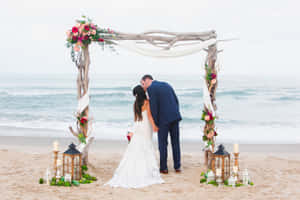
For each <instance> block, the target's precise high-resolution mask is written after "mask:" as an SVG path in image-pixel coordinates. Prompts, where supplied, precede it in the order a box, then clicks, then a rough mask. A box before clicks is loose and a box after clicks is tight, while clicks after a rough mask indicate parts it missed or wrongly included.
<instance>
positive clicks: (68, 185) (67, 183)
mask: <svg viewBox="0 0 300 200" xmlns="http://www.w3.org/2000/svg"><path fill="white" fill-rule="evenodd" d="M64 186H66V187H71V186H72V184H71V183H70V182H68V181H67V182H65V185H64Z"/></svg>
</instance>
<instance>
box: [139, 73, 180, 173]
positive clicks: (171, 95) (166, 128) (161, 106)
mask: <svg viewBox="0 0 300 200" xmlns="http://www.w3.org/2000/svg"><path fill="white" fill-rule="evenodd" d="M141 84H142V86H143V88H144V90H145V91H147V93H148V96H149V101H150V109H151V113H152V117H153V119H154V122H155V124H156V126H157V127H158V128H159V130H158V147H159V152H160V172H161V173H163V174H167V173H168V166H167V159H168V133H169V132H170V136H171V143H172V151H173V161H174V168H175V171H176V172H177V173H180V172H181V169H180V166H181V164H180V142H179V121H180V120H181V115H180V112H179V102H178V99H177V96H176V94H175V92H174V90H173V88H172V87H171V86H170V85H169V84H168V83H166V82H161V81H156V80H155V81H154V80H153V78H152V76H151V75H145V76H143V78H142V80H141Z"/></svg>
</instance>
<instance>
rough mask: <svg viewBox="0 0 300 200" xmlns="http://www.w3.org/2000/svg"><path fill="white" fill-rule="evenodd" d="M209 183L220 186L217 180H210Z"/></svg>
mask: <svg viewBox="0 0 300 200" xmlns="http://www.w3.org/2000/svg"><path fill="white" fill-rule="evenodd" d="M207 184H211V185H214V186H218V183H217V181H209V182H208V183H207Z"/></svg>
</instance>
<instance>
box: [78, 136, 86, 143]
mask: <svg viewBox="0 0 300 200" xmlns="http://www.w3.org/2000/svg"><path fill="white" fill-rule="evenodd" d="M78 139H79V141H80V142H81V143H83V144H86V138H85V136H84V134H83V133H79V134H78Z"/></svg>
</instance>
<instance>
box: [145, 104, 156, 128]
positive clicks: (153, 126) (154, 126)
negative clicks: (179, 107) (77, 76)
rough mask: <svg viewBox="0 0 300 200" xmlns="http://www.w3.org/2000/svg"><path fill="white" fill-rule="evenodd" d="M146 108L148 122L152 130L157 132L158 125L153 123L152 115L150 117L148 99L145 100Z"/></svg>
mask: <svg viewBox="0 0 300 200" xmlns="http://www.w3.org/2000/svg"><path fill="white" fill-rule="evenodd" d="M146 109H147V114H148V118H149V120H150V123H151V125H152V128H153V131H154V132H158V127H157V126H156V125H155V123H154V120H153V117H152V113H151V109H150V103H149V101H148V102H147V105H146Z"/></svg>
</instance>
